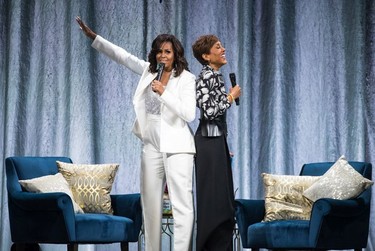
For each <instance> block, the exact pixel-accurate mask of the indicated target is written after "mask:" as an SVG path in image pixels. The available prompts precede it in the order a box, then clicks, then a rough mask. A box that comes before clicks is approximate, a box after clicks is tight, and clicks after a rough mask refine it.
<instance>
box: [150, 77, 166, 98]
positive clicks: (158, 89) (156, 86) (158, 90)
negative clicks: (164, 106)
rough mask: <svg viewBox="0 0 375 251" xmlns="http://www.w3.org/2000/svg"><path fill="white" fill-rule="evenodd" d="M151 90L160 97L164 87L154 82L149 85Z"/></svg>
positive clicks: (158, 82)
mask: <svg viewBox="0 0 375 251" xmlns="http://www.w3.org/2000/svg"><path fill="white" fill-rule="evenodd" d="M151 88H152V90H153V91H154V92H156V93H158V94H159V95H160V96H161V95H162V94H163V92H164V89H165V85H163V84H162V83H161V82H160V81H157V80H154V81H152V83H151Z"/></svg>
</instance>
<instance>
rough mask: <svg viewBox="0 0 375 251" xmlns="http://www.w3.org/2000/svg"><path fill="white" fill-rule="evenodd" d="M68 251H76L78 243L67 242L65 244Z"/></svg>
mask: <svg viewBox="0 0 375 251" xmlns="http://www.w3.org/2000/svg"><path fill="white" fill-rule="evenodd" d="M67 250H68V251H78V244H77V243H69V244H68V245H67Z"/></svg>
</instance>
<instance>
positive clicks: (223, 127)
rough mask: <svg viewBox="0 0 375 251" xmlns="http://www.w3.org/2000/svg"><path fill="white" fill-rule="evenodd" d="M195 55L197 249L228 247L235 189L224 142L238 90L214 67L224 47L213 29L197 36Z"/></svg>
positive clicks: (220, 62) (211, 250) (222, 57)
mask: <svg viewBox="0 0 375 251" xmlns="http://www.w3.org/2000/svg"><path fill="white" fill-rule="evenodd" d="M193 53H194V57H195V58H196V59H197V60H198V61H199V62H200V63H201V64H202V65H203V68H202V71H201V73H200V74H199V76H198V78H197V79H196V99H197V106H198V108H199V109H200V123H199V126H198V129H197V131H196V133H195V147H196V157H195V168H196V196H197V242H196V250H197V251H220V250H223V251H224V250H225V251H227V250H232V245H231V243H232V232H233V228H234V224H235V221H234V191H233V180H232V170H231V160H230V158H231V156H230V152H229V149H228V144H227V123H226V111H227V109H229V108H230V107H231V105H232V103H233V102H234V101H235V99H236V98H238V97H239V96H240V95H241V88H240V87H239V86H238V85H236V86H235V87H233V88H230V90H229V93H227V92H226V90H225V85H224V81H223V77H222V75H221V73H220V71H219V69H220V68H221V67H222V66H223V65H225V64H226V63H227V60H226V58H225V48H224V47H223V46H222V44H221V43H220V41H219V39H218V38H217V37H216V36H214V35H205V36H201V37H200V38H198V40H197V41H196V42H195V43H194V44H193Z"/></svg>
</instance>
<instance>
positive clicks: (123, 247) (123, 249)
mask: <svg viewBox="0 0 375 251" xmlns="http://www.w3.org/2000/svg"><path fill="white" fill-rule="evenodd" d="M121 251H129V242H121Z"/></svg>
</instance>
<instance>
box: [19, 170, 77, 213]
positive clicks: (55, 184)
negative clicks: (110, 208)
mask: <svg viewBox="0 0 375 251" xmlns="http://www.w3.org/2000/svg"><path fill="white" fill-rule="evenodd" d="M19 183H20V184H21V186H22V187H23V188H25V189H26V190H27V191H29V192H34V193H53V192H62V193H66V194H67V195H69V197H70V198H71V199H72V203H73V207H74V212H76V213H83V210H82V208H81V207H80V206H78V204H77V203H76V202H75V201H74V199H73V194H72V191H71V190H70V188H69V184H68V182H67V181H66V180H65V178H64V176H63V175H62V174H61V173H56V174H55V175H46V176H41V177H38V178H34V179H29V180H19Z"/></svg>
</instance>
